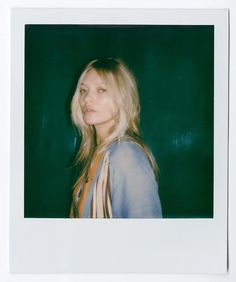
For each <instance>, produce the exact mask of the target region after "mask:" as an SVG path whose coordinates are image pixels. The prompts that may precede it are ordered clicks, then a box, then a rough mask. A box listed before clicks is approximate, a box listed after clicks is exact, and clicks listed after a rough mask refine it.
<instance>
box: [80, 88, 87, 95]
mask: <svg viewBox="0 0 236 282" xmlns="http://www.w3.org/2000/svg"><path fill="white" fill-rule="evenodd" d="M79 93H80V94H81V95H83V94H86V93H87V90H86V89H84V88H80V90H79Z"/></svg>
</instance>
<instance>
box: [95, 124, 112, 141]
mask: <svg viewBox="0 0 236 282" xmlns="http://www.w3.org/2000/svg"><path fill="white" fill-rule="evenodd" d="M112 125H113V122H111V123H109V124H106V125H104V124H102V125H95V130H96V142H97V145H100V144H101V143H103V142H104V141H105V140H106V138H107V137H108V136H109V134H110V132H109V130H110V129H111V127H112Z"/></svg>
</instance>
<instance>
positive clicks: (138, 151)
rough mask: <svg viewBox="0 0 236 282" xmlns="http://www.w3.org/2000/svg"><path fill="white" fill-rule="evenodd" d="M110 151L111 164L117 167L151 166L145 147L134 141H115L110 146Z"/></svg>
mask: <svg viewBox="0 0 236 282" xmlns="http://www.w3.org/2000/svg"><path fill="white" fill-rule="evenodd" d="M108 152H109V161H110V164H111V165H112V166H115V167H116V168H120V169H128V168H131V167H132V168H134V167H138V166H141V167H143V168H144V167H148V168H151V167H150V163H149V161H148V158H147V155H146V153H145V152H144V150H143V148H142V147H141V145H139V144H138V143H136V142H134V141H130V140H122V141H120V142H115V143H113V144H112V145H111V146H110V147H109V149H108Z"/></svg>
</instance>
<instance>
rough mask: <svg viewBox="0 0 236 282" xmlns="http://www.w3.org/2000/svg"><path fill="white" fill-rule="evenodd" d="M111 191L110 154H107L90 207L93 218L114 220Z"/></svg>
mask: <svg viewBox="0 0 236 282" xmlns="http://www.w3.org/2000/svg"><path fill="white" fill-rule="evenodd" d="M111 204H112V203H111V189H110V181H109V154H108V152H107V153H106V154H105V156H104V159H103V164H102V168H101V173H100V175H99V176H98V178H97V181H96V183H95V187H94V190H93V197H92V201H91V206H90V217H91V218H112V206H111Z"/></svg>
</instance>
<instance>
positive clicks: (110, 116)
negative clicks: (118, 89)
mask: <svg viewBox="0 0 236 282" xmlns="http://www.w3.org/2000/svg"><path fill="white" fill-rule="evenodd" d="M79 92H80V94H79V103H80V106H81V109H82V112H83V119H84V121H85V123H87V124H88V125H94V126H95V128H96V131H97V132H98V131H104V132H105V131H107V130H109V128H110V127H111V126H112V125H113V124H114V118H115V115H116V114H117V107H116V106H115V104H114V102H113V100H112V98H111V95H110V93H109V89H108V87H107V85H106V83H105V81H104V80H102V78H101V77H100V76H99V75H98V73H97V72H96V71H95V70H94V69H91V70H89V71H88V72H87V73H86V75H85V76H84V78H83V79H82V81H81V83H80V88H79Z"/></svg>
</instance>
